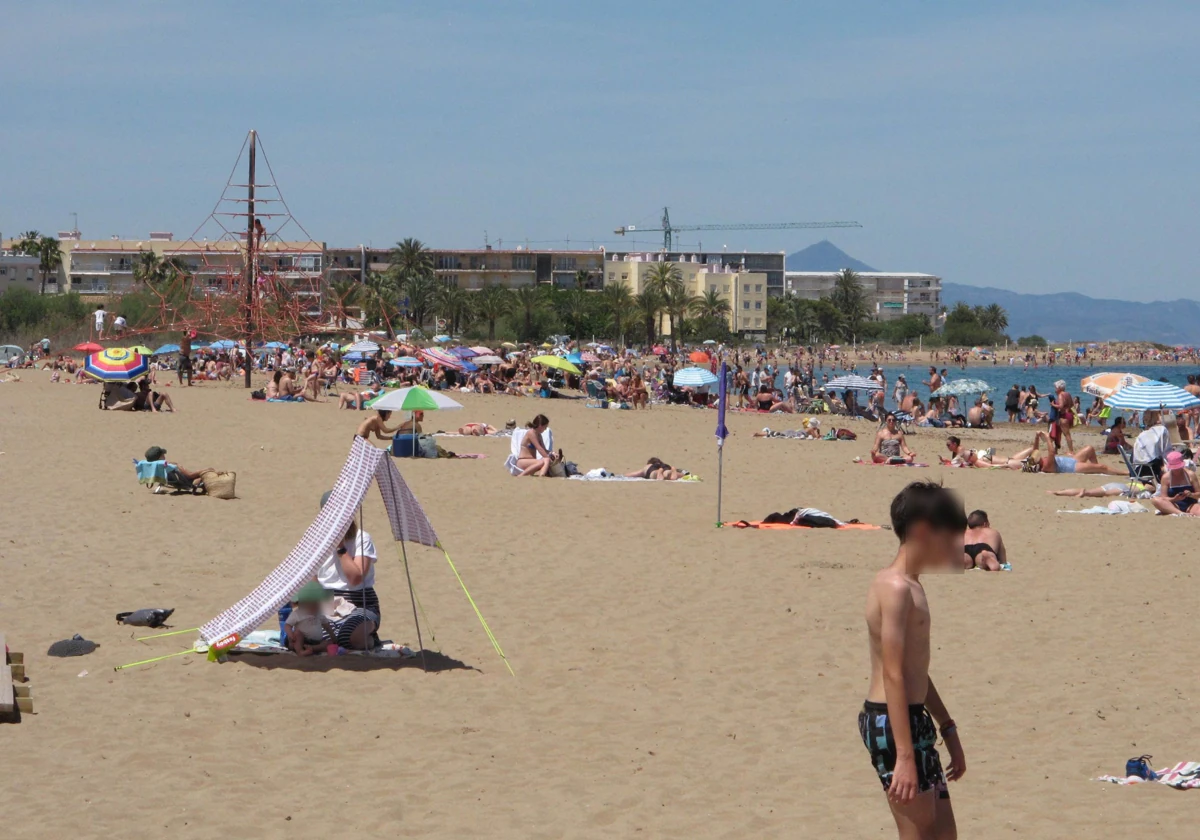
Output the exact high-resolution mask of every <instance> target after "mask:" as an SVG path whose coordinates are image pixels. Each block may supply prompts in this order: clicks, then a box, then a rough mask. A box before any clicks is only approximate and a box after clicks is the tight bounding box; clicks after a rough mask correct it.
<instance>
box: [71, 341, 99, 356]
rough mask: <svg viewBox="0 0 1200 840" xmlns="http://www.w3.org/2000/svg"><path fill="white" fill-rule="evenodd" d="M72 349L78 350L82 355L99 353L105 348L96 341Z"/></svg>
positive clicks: (86, 342)
mask: <svg viewBox="0 0 1200 840" xmlns="http://www.w3.org/2000/svg"><path fill="white" fill-rule="evenodd" d="M71 349H72V350H77V351H79V352H80V353H99V352H100V351H101V350H103V349H104V348H103V347H101V346H100V345H99V344H97V343H96V342H94V341H85V342H83V344H76V345H75V346H74V347H72V348H71Z"/></svg>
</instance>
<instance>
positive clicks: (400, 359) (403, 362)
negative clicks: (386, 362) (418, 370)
mask: <svg viewBox="0 0 1200 840" xmlns="http://www.w3.org/2000/svg"><path fill="white" fill-rule="evenodd" d="M392 365H393V366H394V367H425V363H424V362H422V361H421V360H420V359H414V358H413V357H412V356H397V357H396V358H395V359H392Z"/></svg>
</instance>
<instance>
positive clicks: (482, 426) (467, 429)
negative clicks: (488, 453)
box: [458, 423, 496, 437]
mask: <svg viewBox="0 0 1200 840" xmlns="http://www.w3.org/2000/svg"><path fill="white" fill-rule="evenodd" d="M458 433H459V434H460V435H463V436H466V437H487V436H488V435H494V434H496V427H495V426H489V425H488V424H487V423H467V424H466V425H465V426H459V427H458Z"/></svg>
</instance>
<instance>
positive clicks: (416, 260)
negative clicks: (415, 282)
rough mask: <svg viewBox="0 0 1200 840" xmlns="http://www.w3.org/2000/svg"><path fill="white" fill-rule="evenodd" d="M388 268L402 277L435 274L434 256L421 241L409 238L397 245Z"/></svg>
mask: <svg viewBox="0 0 1200 840" xmlns="http://www.w3.org/2000/svg"><path fill="white" fill-rule="evenodd" d="M388 268H389V269H390V270H392V271H395V272H396V273H397V274H399V275H400V276H401V277H405V278H406V277H411V276H413V275H432V274H433V254H431V253H430V252H429V249H428V248H426V247H425V243H423V242H422V241H421V240H419V239H414V238H413V237H411V236H410V237H408V238H407V239H401V240H400V241H399V242H397V243H396V247H395V248H393V249H392V252H391V254H389V255H388Z"/></svg>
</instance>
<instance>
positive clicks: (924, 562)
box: [858, 481, 967, 840]
mask: <svg viewBox="0 0 1200 840" xmlns="http://www.w3.org/2000/svg"><path fill="white" fill-rule="evenodd" d="M966 526H967V517H966V514H965V513H964V511H963V505H962V502H961V501H960V500H959V499H958V497H957V496H955V495H954V494H953V493H952V492H951V491H949V490H947V489H946V488H944V487H942V486H941V485H939V484H934V483H933V482H927V481H918V482H914V483H912V484H910V485H908V486H907V487H905V488H904V489H903V490H902V491H900V493H899V494H898V495H897V496H896V498H895V499H893V500H892V528H893V529H894V530H895V532H896V536H897V537H899V539H900V549H899V551H897V553H896V559H895V560H893V561H892V564H891V565H890V566H888V567H887V568H885V569H883V570H882V571H880V572H879V573H878V574H876V575H875V579H874V580H873V581H872V583H871V589H870V591H869V592H868V593H867V632H868V636H869V641H870V650H871V685H870V689H869V690H868V692H867V700H866V702H865V703H864V704H863V710H862V712H861V713H860V714H859V716H858V729H859V733H860V734H861V735H862V739H863V743H864V744H865V745H866V747H867V751H868V752H869V753H870V754H871V761H872V763H873V764H874V766H875V772H876V773H877V774H878V776H879V780H880V782H882V783H883V789H884V791H885V792H886V794H887V798H888V805H889V806H890V807H891V810H892V817H893V818H894V819H895V821H896V828H897V831H898V833H899V837H900V838H901V840H929V839H930V838H933V839H935V840H952V839H953V838H955V837H957V836H958V830H957V828H956V827H955V823H954V811H953V809H952V808H951V807H950V793H949V791H948V790H947V788H946V782H947V780H949V781H956V780H957V779H959V778H961V777H962V775H963V772H964V771H965V770H966V762H965V759H964V758H963V750H962V744H961V743H960V742H959V740H958V730H957V728H956V727H955V725H954V721H953V720H952V719H951V718H950V714H949V713H948V712H947V711H946V706H945V704H944V703H943V702H942V698H941V697H940V696H939V695H938V692H937V689H936V688H935V687H934V685H933V680H932V679H931V678H930V676H929V602H928V600H927V599H926V597H925V589H924V587H923V586H922V585H921V580H920V576H921V574H922V573H925V572H936V571H948V570H951V569H955V568H961V566H962V555H963V532H964V530H965V529H966ZM934 721H936V722H937V726H938V728H937V729H935V727H934ZM939 730H940V732H941V736H942V739H943V741H944V743H945V745H946V749H948V750H949V751H950V766H949V767H948V768H947V770H946V772H945V773H943V772H942V763H941V758H940V757H939V756H938V752H937V749H936V747H935V746H934V743H935V742H936V741H937V736H938V731H939Z"/></svg>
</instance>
